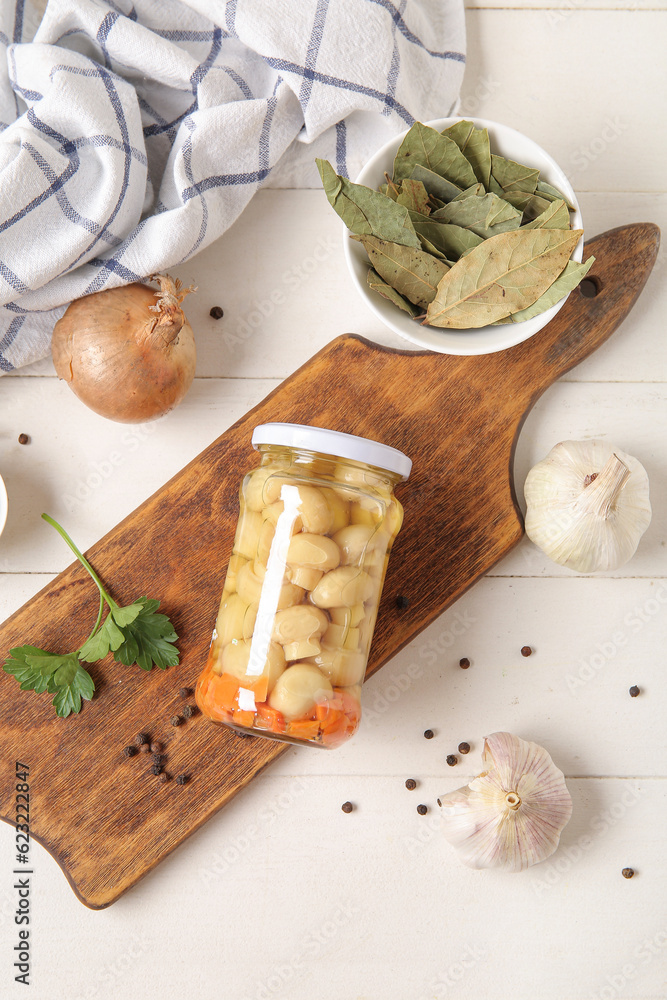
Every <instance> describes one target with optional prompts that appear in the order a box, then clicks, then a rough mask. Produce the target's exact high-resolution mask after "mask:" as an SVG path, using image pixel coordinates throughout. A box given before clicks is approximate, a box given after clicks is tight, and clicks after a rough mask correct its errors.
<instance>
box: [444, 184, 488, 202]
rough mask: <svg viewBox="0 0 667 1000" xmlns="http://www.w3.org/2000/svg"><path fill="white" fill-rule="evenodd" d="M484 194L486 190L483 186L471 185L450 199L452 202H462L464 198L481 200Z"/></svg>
mask: <svg viewBox="0 0 667 1000" xmlns="http://www.w3.org/2000/svg"><path fill="white" fill-rule="evenodd" d="M485 194H486V188H485V187H484V185H483V184H473V185H472V186H471V187H469V188H466V189H465V191H461V194H457V196H456V198H452V201H462V200H463V199H464V198H483V197H484V195H485Z"/></svg>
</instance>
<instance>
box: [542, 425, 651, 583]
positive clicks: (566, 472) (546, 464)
mask: <svg viewBox="0 0 667 1000" xmlns="http://www.w3.org/2000/svg"><path fill="white" fill-rule="evenodd" d="M524 493H525V497H526V507H527V509H526V534H527V535H528V537H529V538H530V539H531V540H532V541H533V542H534V543H535V544H536V545H537V546H538V547H539V548H540V549H542V551H543V552H545V553H546V555H548V556H549V558H550V559H553V561H554V562H556V563H559V564H560V565H561V566H567V567H568V568H570V569H574V570H576V571H578V572H579V573H594V572H597V571H609V570H614V569H618V568H619V567H620V566H623V565H624V564H625V563H626V562H627V561H628V560H629V559H630V558H632V556H633V555H634V553H635V551H636V549H637V546H638V544H639V540H640V538H641V536H642V535H643V534H644V532H645V531H646V529H647V528H648V526H649V524H650V522H651V504H650V500H649V485H648V476H647V474H646V470H645V469H644V467H643V466H642V465H641V463H640V462H638V461H637V459H636V458H633V457H632V455H628V454H626V453H625V452H623V451H621V450H620V449H618V448H612V447H611V446H610V445H609V444H607V443H606V442H605V441H595V440H594V441H562V442H561V443H560V444H557V445H556V446H555V447H554V448H552V449H551V451H550V452H549V454H548V455H547V457H546V458H545V459H544V460H543V461H542V462H538V464H537V465H536V466H534V467H533V468H532V469H531V470H530V472H529V473H528V476H527V478H526V482H525V486H524Z"/></svg>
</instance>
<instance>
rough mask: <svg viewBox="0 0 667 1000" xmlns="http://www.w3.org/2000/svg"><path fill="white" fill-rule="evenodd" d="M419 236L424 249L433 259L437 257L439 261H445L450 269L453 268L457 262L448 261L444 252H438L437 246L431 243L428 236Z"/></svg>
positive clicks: (420, 234) (419, 234) (418, 234)
mask: <svg viewBox="0 0 667 1000" xmlns="http://www.w3.org/2000/svg"><path fill="white" fill-rule="evenodd" d="M417 236H418V237H419V242H420V243H421V245H422V249H423V250H425V251H426V253H430V254H432V255H433V257H437V258H438V260H444V262H445V264H447V266H448V267H453V265H454V263H455V262H454V261H453V260H447V257H446V256H445V254H444V253H443V252H442V250H438V248H437V246H435V244H433V243H431V241H430V240H429V238H428V236H424V234H423V233H417Z"/></svg>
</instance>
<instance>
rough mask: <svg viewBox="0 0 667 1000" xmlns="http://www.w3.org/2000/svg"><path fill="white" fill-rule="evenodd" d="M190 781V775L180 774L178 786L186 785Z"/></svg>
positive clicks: (177, 781)
mask: <svg viewBox="0 0 667 1000" xmlns="http://www.w3.org/2000/svg"><path fill="white" fill-rule="evenodd" d="M189 780H190V775H189V774H179V775H178V777H177V778H176V784H177V785H185V784H187V783H188V781H189Z"/></svg>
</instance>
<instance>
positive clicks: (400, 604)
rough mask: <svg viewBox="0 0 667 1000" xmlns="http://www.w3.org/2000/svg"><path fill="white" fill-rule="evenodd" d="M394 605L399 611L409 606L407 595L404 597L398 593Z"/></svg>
mask: <svg viewBox="0 0 667 1000" xmlns="http://www.w3.org/2000/svg"><path fill="white" fill-rule="evenodd" d="M396 607H397V608H400V609H401V611H405V609H406V608H409V607H410V601H409V600H408V599H407V597H404V596H403V594H399V596H398V597H397V598H396Z"/></svg>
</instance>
